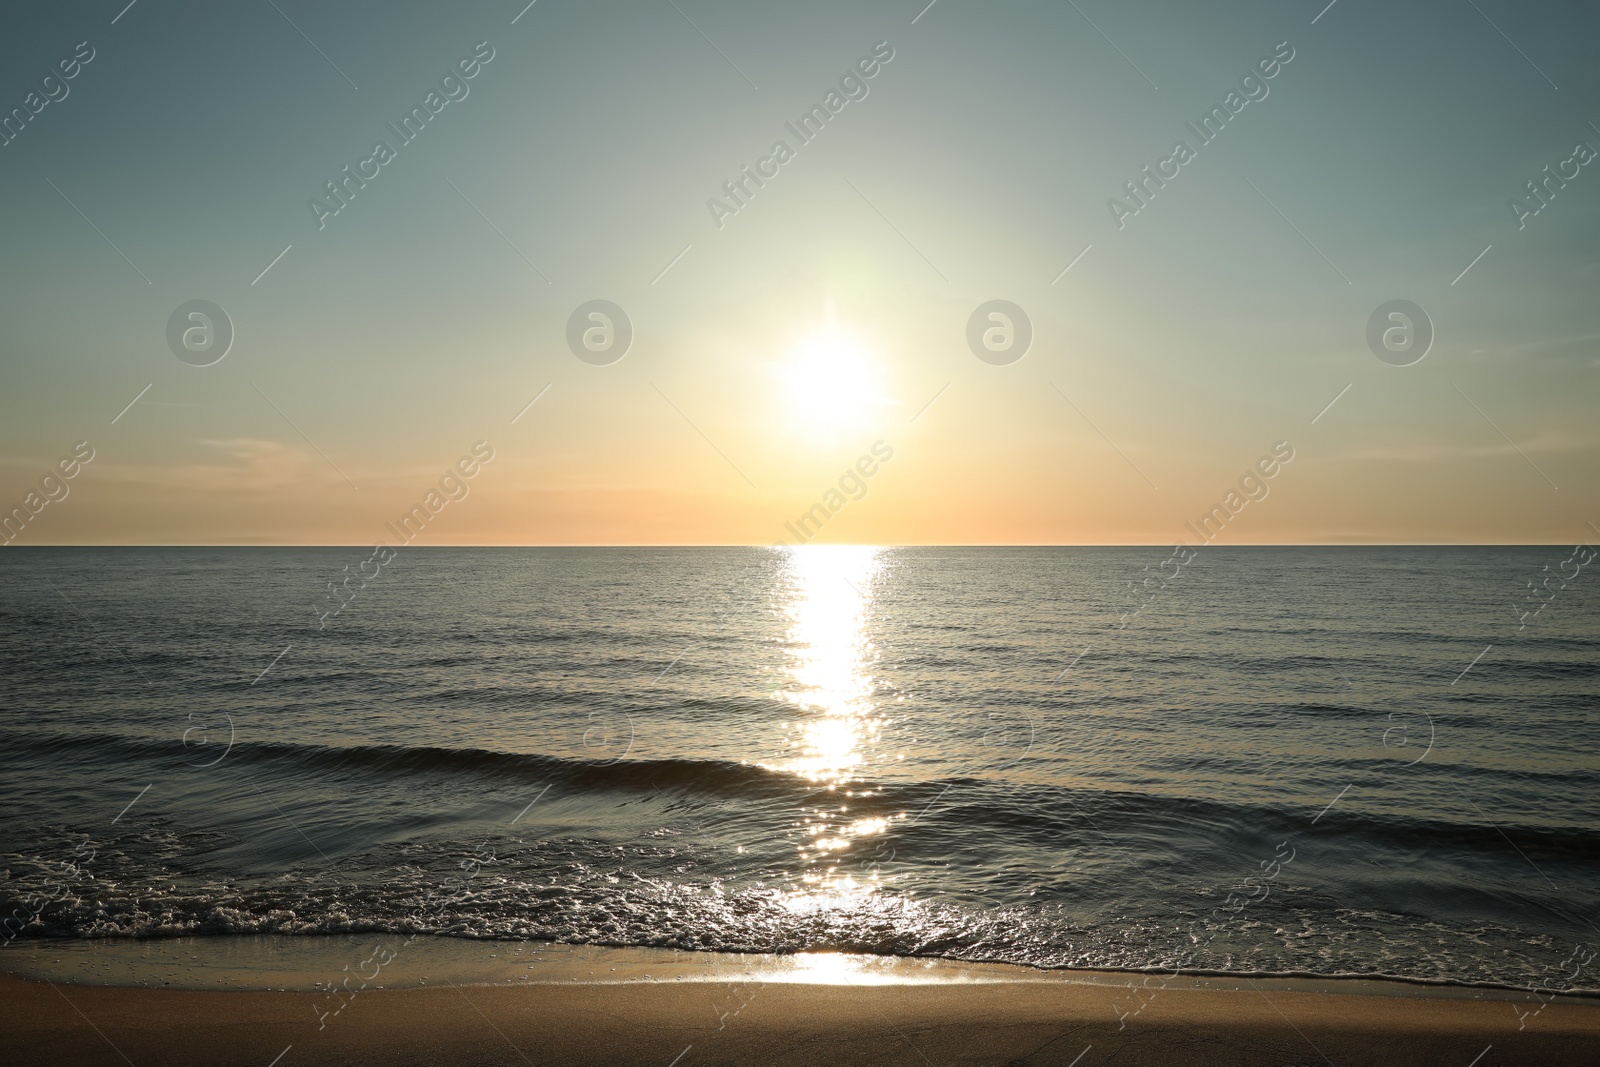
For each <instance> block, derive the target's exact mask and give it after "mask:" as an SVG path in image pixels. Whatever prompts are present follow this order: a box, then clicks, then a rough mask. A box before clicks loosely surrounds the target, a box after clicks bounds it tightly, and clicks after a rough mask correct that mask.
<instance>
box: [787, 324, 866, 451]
mask: <svg viewBox="0 0 1600 1067" xmlns="http://www.w3.org/2000/svg"><path fill="white" fill-rule="evenodd" d="M776 369H777V380H778V390H779V397H780V402H781V406H782V408H783V410H784V412H785V413H786V414H787V416H788V418H789V420H790V423H791V425H792V427H793V428H794V429H796V430H799V431H800V432H802V433H803V434H805V435H806V436H810V437H816V438H822V437H827V438H833V437H837V436H839V435H840V434H843V433H848V432H852V431H857V432H865V431H866V430H868V429H869V428H870V427H871V425H872V423H873V421H874V419H875V417H876V416H877V414H878V412H879V409H880V408H882V407H883V406H884V405H885V404H886V403H888V402H889V401H887V400H886V399H885V398H884V383H883V364H882V361H881V360H880V359H879V356H878V353H877V352H876V351H874V349H873V348H872V346H871V345H870V344H868V343H867V341H866V340H865V339H864V338H862V337H861V336H860V335H858V334H856V333H854V332H852V331H850V330H848V329H846V328H845V327H844V326H842V325H840V324H838V323H836V322H834V321H832V320H829V321H828V322H827V323H825V324H824V325H822V326H821V327H819V328H818V329H816V330H815V331H813V332H812V333H809V334H807V335H805V336H804V337H801V338H799V339H798V340H797V341H796V342H795V343H794V344H793V345H792V346H791V347H790V349H789V351H788V353H787V354H786V355H785V357H784V359H783V360H782V362H780V363H779V364H778V366H777V368H776Z"/></svg>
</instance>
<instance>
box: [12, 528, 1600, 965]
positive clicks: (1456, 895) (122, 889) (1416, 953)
mask: <svg viewBox="0 0 1600 1067" xmlns="http://www.w3.org/2000/svg"><path fill="white" fill-rule="evenodd" d="M367 556H368V553H367V552H365V551H363V550H359V549H346V548H318V549H252V548H218V549H195V548H165V549H89V548H56V549H17V548H12V549H8V550H6V551H5V552H4V553H0V683H3V684H0V856H3V858H0V862H3V864H4V867H5V872H4V875H5V877H4V881H3V882H0V916H6V917H9V918H6V919H5V920H4V922H5V926H4V929H3V943H5V944H7V945H15V944H16V943H17V942H19V941H28V940H34V939H39V938H107V937H110V938H162V937H177V936H185V937H191V936H199V937H216V938H227V937H236V936H238V935H246V934H262V933H271V934H280V935H282V934H288V935H294V934H326V933H335V934H347V933H358V934H364V933H367V932H376V933H387V934H397V935H410V934H414V933H425V934H438V935H447V936H452V937H459V938H480V939H513V940H530V939H538V940H556V941H564V942H571V943H586V944H595V945H613V946H650V945H660V946H673V947H677V948H685V949H699V950H721V951H730V950H731V951H760V952H792V951H802V950H819V949H835V950H841V951H850V952H866V953H876V954H885V955H901V956H938V957H946V958H951V959H959V960H970V961H995V962H1008V963H1018V964H1028V965H1033V966H1037V967H1051V968H1055V967H1093V968H1116V969H1132V970H1152V969H1157V968H1183V969H1187V970H1191V971H1201V972H1205V971H1214V972H1230V973H1244V974H1285V975H1320V976H1334V975H1366V976H1387V977H1397V978H1406V979H1414V980H1423V981H1446V982H1468V983H1488V984H1497V985H1505V986H1523V987H1532V988H1545V989H1574V990H1576V989H1589V990H1592V989H1597V988H1600V980H1597V979H1596V977H1595V972H1596V969H1597V968H1596V964H1595V950H1594V945H1595V944H1596V943H1597V942H1600V930H1597V927H1596V925H1595V922H1596V916H1597V909H1596V904H1597V903H1600V651H1597V646H1596V639H1597V637H1600V595H1597V593H1596V591H1595V589H1594V586H1596V585H1597V584H1600V576H1596V575H1591V574H1587V573H1584V572H1583V569H1582V567H1581V566H1579V565H1578V564H1576V563H1575V562H1570V561H1572V560H1574V559H1575V557H1574V554H1573V550H1572V549H1571V548H1561V547H1517V548H1438V547H1427V548H1409V547H1406V548H1204V549H1201V550H1199V553H1198V555H1197V556H1196V557H1195V558H1194V559H1193V560H1192V562H1189V563H1188V564H1187V565H1186V566H1184V567H1182V568H1181V569H1179V570H1178V571H1177V576H1176V577H1174V576H1173V569H1172V568H1170V567H1168V568H1162V567H1161V564H1162V562H1163V561H1164V560H1167V559H1168V557H1169V550H1167V549H1163V548H1115V549H1112V548H1038V549H1021V548H989V549H971V548H968V549H957V548H883V549H877V548H866V547H847V546H841V547H821V546H808V547H806V548H803V549H796V550H777V549H770V550H769V549H755V548H749V549H741V548H734V549H722V548H706V549H436V550H406V551H405V552H404V553H402V554H401V555H400V556H399V557H398V558H396V559H394V560H392V561H391V562H389V563H387V564H385V565H383V566H382V567H381V568H379V567H374V566H371V565H369V566H367V567H365V568H363V567H361V566H360V564H361V561H363V560H365V559H366V558H367ZM1576 558H1582V557H1581V556H1580V557H1576ZM1564 562H1565V566H1563V563H1564ZM1574 570H1576V571H1577V573H1576V574H1575V575H1573V571H1574ZM374 572H375V573H374ZM1558 574H1559V575H1562V576H1563V577H1561V578H1560V579H1559V580H1558V581H1557V580H1548V579H1550V578H1551V576H1552V575H1558ZM1156 575H1161V576H1162V577H1161V578H1160V579H1155V578H1153V576H1156ZM1146 579H1152V580H1150V581H1146ZM331 582H339V583H340V586H339V588H341V589H342V590H343V592H341V593H339V594H338V595H337V597H335V595H334V593H333V592H332V591H331V589H332V587H331V586H330V583H331ZM1136 582H1137V583H1140V584H1139V585H1138V586H1137V587H1134V586H1133V585H1132V583H1136ZM1163 582H1164V583H1165V588H1161V584H1162V583H1163ZM1530 582H1533V583H1535V588H1538V589H1539V590H1541V599H1540V600H1529V599H1528V597H1529V596H1530V587H1529V584H1528V583H1530ZM1135 588H1138V589H1139V590H1140V591H1139V592H1137V593H1135V592H1134V589H1135ZM341 603H342V604H343V607H342V608H340V609H339V610H338V612H337V614H332V613H331V612H332V611H333V609H334V608H335V607H337V606H338V605H339V604H341ZM1538 603H1543V605H1544V606H1543V608H1542V609H1541V610H1539V611H1538V613H1537V614H1532V613H1531V606H1532V605H1535V604H1538ZM3 951H4V949H3V948H0V952H3Z"/></svg>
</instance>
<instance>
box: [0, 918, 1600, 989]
mask: <svg viewBox="0 0 1600 1067" xmlns="http://www.w3.org/2000/svg"><path fill="white" fill-rule="evenodd" d="M379 947H382V948H384V949H385V952H386V955H375V954H374V950H375V949H377V948H379ZM368 961H371V962H368ZM363 963H366V964H367V967H363V966H361V965H362V964H363ZM368 967H370V968H371V969H370V971H369V970H368V969H367V968H368ZM351 972H354V973H355V974H356V975H357V976H365V978H361V977H357V978H356V981H357V982H358V983H359V984H360V985H361V987H362V988H363V989H364V990H368V991H377V990H380V989H388V990H393V989H406V988H426V987H427V986H428V983H429V982H430V981H432V982H434V983H435V984H437V983H439V982H445V983H453V984H455V985H461V986H496V985H517V986H535V985H570V984H578V985H629V984H635V983H686V982H688V983H693V982H699V983H718V982H720V983H737V982H758V983H762V984H784V985H787V984H808V985H841V986H854V987H862V986H880V985H976V984H982V985H996V984H998V985H1049V984H1058V983H1059V984H1076V985H1095V986H1107V987H1114V988H1122V989H1127V988H1130V987H1132V986H1140V987H1141V988H1150V987H1152V986H1155V987H1161V988H1185V989H1201V990H1211V991H1216V992H1238V991H1242V990H1245V989H1247V988H1259V989H1265V990H1268V991H1278V992H1286V993H1323V994H1331V995H1340V996H1367V997H1372V996H1376V997H1393V998H1400V999H1407V998H1421V999H1442V1000H1473V1001H1482V1002H1513V1003H1515V1002H1524V1001H1525V1002H1530V1003H1533V1002H1540V1003H1562V1004H1574V1005H1594V1006H1600V990H1592V989H1569V990H1562V991H1560V992H1559V993H1558V992H1555V991H1553V990H1549V989H1544V988H1537V992H1536V989H1535V988H1534V987H1529V986H1513V985H1505V984H1490V983H1472V982H1464V981H1457V980H1452V979H1418V978H1406V977H1397V976H1393V975H1365V974H1351V975H1323V974H1310V973H1288V974H1285V973H1261V972H1249V971H1215V970H1180V971H1178V972H1176V973H1174V972H1171V971H1167V970H1164V969H1157V970H1115V969H1101V968H1076V967H1061V968H1040V967H1032V966H1028V965H1025V964H1016V963H998V962H986V961H978V962H969V961H964V960H952V959H947V958H944V957H936V956H878V955H872V954H868V953H846V952H803V953H793V954H775V953H756V952H750V953H741V952H722V951H702V950H692V949H679V948H660V947H644V946H608V945H591V944H567V943H563V942H555V941H509V940H507V941H501V940H489V939H478V938H454V937H446V936H439V935H421V936H415V937H411V936H408V935H399V934H383V933H365V934H347V935H338V934H307V935H274V934H242V935H227V936H185V937H173V938H147V939H127V938H104V939H76V938H74V939H59V940H57V939H38V940H28V941H13V942H11V943H10V944H9V945H7V946H5V947H4V949H0V974H4V975H9V976H12V977H15V978H20V979H24V980H27V981H40V982H46V983H54V984H56V985H70V986H80V987H95V986H99V987H110V988H128V989H135V988H152V989H182V990H189V991H194V992H203V991H208V990H212V991H243V992H290V993H314V992H317V991H318V990H319V989H321V988H323V987H324V986H326V985H327V984H330V983H333V982H338V981H340V980H342V979H344V978H345V976H346V975H349V974H351Z"/></svg>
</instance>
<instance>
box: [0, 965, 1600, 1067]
mask: <svg viewBox="0 0 1600 1067" xmlns="http://www.w3.org/2000/svg"><path fill="white" fill-rule="evenodd" d="M48 947H51V948H53V946H48ZM433 948H434V947H433V946H431V945H425V946H423V947H422V951H421V952H420V953H419V954H417V955H416V956H414V957H413V960H414V961H419V962H421V964H422V965H425V966H426V968H427V969H429V970H430V971H431V972H433V974H434V975H435V977H434V978H433V982H435V983H439V984H430V985H427V986H417V985H413V984H409V983H411V982H413V981H415V980H416V976H415V975H414V974H412V975H401V976H397V977H398V979H399V980H400V981H402V982H404V983H407V984H406V985H405V987H403V988H395V987H390V988H383V989H378V988H370V989H365V990H362V991H361V992H359V993H358V994H356V995H354V996H353V997H350V998H349V999H348V1000H347V1001H342V1000H339V999H330V998H329V997H328V996H327V994H325V993H320V992H316V991H312V990H308V989H304V988H298V989H294V988H290V989H259V988H255V989H232V988H230V989H202V988H170V987H167V988H149V987H147V986H129V985H120V986H118V985H80V984H70V983H63V982H61V981H59V980H57V979H59V978H60V977H61V975H60V974H59V972H58V973H57V974H56V975H55V977H54V978H52V977H51V975H50V973H49V969H48V968H46V969H44V970H38V969H35V970H34V974H33V976H32V977H28V978H23V977H18V976H15V975H6V976H3V977H0V998H3V1002H4V1003H5V1004H6V1005H7V1008H8V1010H7V1012H6V1022H5V1023H4V1024H3V1026H4V1042H5V1047H6V1048H7V1049H9V1050H10V1057H15V1059H14V1062H18V1063H30V1064H41V1065H54V1064H83V1065H92V1064H111V1065H115V1064H134V1065H138V1067H143V1065H145V1064H154V1063H161V1064H174V1065H186V1064H197V1065H198V1064H219V1063H238V1064H250V1063H256V1064H260V1065H262V1067H266V1065H268V1064H274V1063H275V1064H277V1065H278V1067H295V1065H300V1064H384V1065H388V1067H397V1065H423V1064H577V1063H583V1064H619V1065H620V1064H630V1065H635V1064H658V1065H660V1067H668V1065H669V1064H676V1065H677V1067H692V1065H695V1064H758V1063H759V1064H908V1065H916V1064H928V1065H933V1064H937V1065H939V1067H944V1065H946V1064H989V1065H995V1067H999V1065H1020V1064H1029V1065H1041V1067H1042V1065H1047V1064H1060V1065H1063V1067H1065V1065H1070V1064H1075V1063H1076V1064H1079V1065H1080V1067H1094V1065H1096V1064H1105V1063H1119V1064H1125V1063H1171V1062H1183V1063H1189V1064H1196V1065H1200V1064H1218V1065H1220V1064H1230V1065H1232V1064H1250V1065H1256V1064H1259V1065H1263V1067H1267V1065H1270V1067H1288V1065H1298V1064H1322V1063H1328V1064H1337V1065H1339V1067H1345V1065H1347V1064H1394V1063H1406V1064H1419V1065H1427V1064H1438V1065H1441V1067H1468V1065H1469V1064H1471V1065H1473V1067H1498V1065H1503V1064H1552V1065H1557V1064H1560V1065H1564V1064H1572V1065H1578V1064H1592V1063H1593V1062H1595V1056H1596V1051H1597V1049H1600V1003H1594V1002H1588V1003H1585V1002H1578V1001H1574V1000H1563V1001H1561V1002H1555V1003H1549V1004H1545V1005H1543V1006H1542V1007H1541V1004H1540V1002H1539V1001H1538V1000H1536V999H1534V998H1533V997H1532V996H1531V995H1529V994H1523V993H1515V992H1510V991H1484V990H1465V989H1430V988H1427V987H1415V988H1411V987H1406V986H1400V985H1389V984H1385V983H1371V982H1347V983H1339V982H1331V981H1323V982H1319V983H1316V984H1315V988H1311V987H1308V986H1307V985H1306V984H1304V983H1295V982H1292V981H1288V980H1255V981H1251V980H1249V979H1195V978H1188V977H1185V978H1182V979H1177V980H1173V981H1172V982H1171V983H1170V984H1168V985H1167V986H1166V987H1165V988H1163V987H1161V986H1160V984H1159V983H1158V982H1157V981H1155V980H1152V981H1151V982H1150V984H1149V986H1147V987H1144V988H1143V989H1142V991H1141V992H1140V993H1138V994H1135V993H1134V992H1133V991H1132V990H1131V989H1130V983H1137V982H1138V981H1140V980H1141V979H1140V978H1139V977H1138V976H1129V975H1115V974H1094V973H1072V974H1064V973H1060V972H1056V973H1046V972H1036V971H1028V970H1026V969H1020V968H1005V967H987V968H986V967H971V966H959V965H948V964H932V965H930V964H929V963H927V962H926V961H911V962H910V963H909V964H908V965H904V966H903V965H900V964H886V965H883V966H881V967H880V966H878V965H877V964H873V963H868V964H866V965H865V967H855V966H852V965H851V964H850V963H849V960H848V958H843V959H844V962H843V963H841V962H840V961H841V958H839V957H831V958H827V957H825V958H824V959H825V960H831V962H828V963H826V965H824V966H817V965H815V964H813V965H810V966H798V967H797V966H796V965H795V964H794V962H793V961H792V960H789V961H774V958H772V957H749V958H746V959H745V961H744V962H743V963H742V964H741V963H740V962H739V960H738V958H736V957H727V956H720V957H719V956H716V955H715V954H699V953H665V952H655V953H651V952H646V951H641V950H620V951H619V950H598V949H581V950H563V949H562V948H561V947H560V946H545V947H544V951H546V952H550V953H551V954H550V955H546V956H544V957H543V961H542V962H541V963H540V964H538V965H537V968H538V969H537V972H536V973H535V974H534V975H533V978H534V979H535V980H530V981H524V982H519V983H517V984H508V983H507V982H506V981H504V980H503V979H505V978H506V977H507V975H508V972H509V970H510V969H511V968H514V967H516V968H520V967H524V966H525V965H524V963H523V959H524V958H522V957H519V958H518V959H516V960H515V961H512V960H508V959H506V958H505V955H506V954H504V953H502V954H501V956H499V957H497V965H498V967H499V968H500V969H499V970H498V971H497V972H496V971H493V970H492V969H491V970H483V969H481V968H480V970H479V972H478V976H479V978H480V979H482V978H485V977H487V976H489V975H490V974H491V973H493V974H494V976H495V977H497V978H499V979H502V980H501V981H499V982H497V984H473V983H472V982H471V981H467V980H463V979H465V978H466V977H467V973H466V972H465V971H461V970H457V971H456V972H455V973H454V974H452V973H451V968H450V966H449V965H448V963H447V961H445V960H444V959H443V958H441V957H440V956H438V955H437V954H434V955H432V956H431V957H430V953H432V952H433ZM446 948H447V949H450V948H453V946H446ZM552 949H553V950H554V951H553V952H552V951H551V950H552ZM487 951H489V950H488V949H483V948H481V947H480V948H479V950H477V955H478V956H479V958H480V959H482V958H483V956H484V955H485V953H486V952H487ZM186 952H187V948H177V949H170V948H169V949H168V954H169V955H170V956H172V957H176V956H178V955H180V954H183V953H186ZM123 954H125V953H123ZM36 955H38V956H39V957H40V958H43V957H44V956H45V955H47V953H45V952H43V951H40V952H38V953H36ZM18 958H19V959H20V958H21V957H18ZM764 961H765V962H764ZM67 962H69V963H70V962H71V961H67ZM767 964H771V966H768V965H767ZM148 966H149V963H148V961H147V963H146V967H147V968H148ZM734 966H738V967H740V972H741V973H739V974H738V975H735V974H734V973H733V971H732V967H734ZM146 973H147V974H149V973H154V972H153V971H149V970H148V969H147V972H146ZM282 974H283V972H279V973H278V974H276V975H275V976H274V977H273V980H281V979H282ZM216 977H217V976H216V975H213V976H212V978H211V979H210V980H213V981H214V980H216ZM522 977H523V978H524V979H526V978H527V977H528V976H527V975H524V976H522ZM163 981H165V979H163ZM1344 990H1348V991H1344ZM340 1003H344V1004H346V1006H345V1007H344V1008H343V1010H341V1011H339V1012H338V1013H337V1014H330V1013H329V1008H328V1006H329V1005H334V1006H337V1005H338V1004H340ZM1141 1005H1142V1006H1141ZM1523 1024H1525V1025H1523ZM1519 1025H1522V1029H1519ZM280 1056H281V1058H280V1059H275V1057H280ZM10 1057H8V1058H10Z"/></svg>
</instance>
